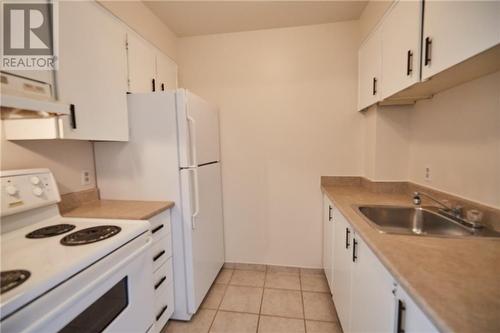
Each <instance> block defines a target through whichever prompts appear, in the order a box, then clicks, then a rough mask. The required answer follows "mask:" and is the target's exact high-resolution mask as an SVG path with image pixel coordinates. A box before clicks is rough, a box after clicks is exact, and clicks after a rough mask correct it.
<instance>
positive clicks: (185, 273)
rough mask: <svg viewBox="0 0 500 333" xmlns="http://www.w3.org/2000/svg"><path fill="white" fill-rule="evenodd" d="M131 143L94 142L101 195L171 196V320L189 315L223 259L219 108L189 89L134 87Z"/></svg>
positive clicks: (130, 100)
mask: <svg viewBox="0 0 500 333" xmlns="http://www.w3.org/2000/svg"><path fill="white" fill-rule="evenodd" d="M127 99H128V112H129V124H130V125H129V126H130V140H129V142H96V143H95V145H94V146H95V159H96V172H97V184H98V187H99V190H100V194H101V198H102V199H128V200H168V201H174V202H175V206H174V207H173V208H172V210H171V217H172V243H173V245H172V246H173V270H174V290H175V311H174V314H173V318H174V319H179V320H190V319H191V316H192V315H193V314H194V313H195V312H196V311H197V309H198V307H199V306H200V304H201V302H202V301H203V298H204V297H205V295H206V293H207V291H208V289H209V288H210V286H211V285H212V283H213V281H214V279H215V277H216V276H217V273H218V272H219V270H220V269H221V267H222V265H223V263H224V236H223V233H224V230H223V228H224V227H223V215H222V184H221V169H220V149H219V118H218V109H217V107H215V106H214V105H211V104H209V103H207V102H206V101H204V100H203V99H201V98H200V97H198V96H196V95H194V94H192V93H191V92H189V91H187V90H185V89H177V90H171V91H164V92H163V91H162V92H154V93H144V94H129V95H128V96H127Z"/></svg>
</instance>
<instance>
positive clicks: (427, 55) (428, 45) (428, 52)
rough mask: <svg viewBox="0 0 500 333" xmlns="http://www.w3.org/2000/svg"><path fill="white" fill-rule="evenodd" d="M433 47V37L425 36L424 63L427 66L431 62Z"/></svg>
mask: <svg viewBox="0 0 500 333" xmlns="http://www.w3.org/2000/svg"><path fill="white" fill-rule="evenodd" d="M431 47H432V39H431V38H430V37H425V57H424V58H425V59H424V65H425V66H427V65H429V64H430V63H431V51H432V50H431Z"/></svg>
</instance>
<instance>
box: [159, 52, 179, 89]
mask: <svg viewBox="0 0 500 333" xmlns="http://www.w3.org/2000/svg"><path fill="white" fill-rule="evenodd" d="M156 80H157V81H158V90H165V89H176V88H177V64H176V63H175V62H174V61H173V60H172V59H170V58H169V57H167V56H166V55H164V54H162V53H157V54H156Z"/></svg>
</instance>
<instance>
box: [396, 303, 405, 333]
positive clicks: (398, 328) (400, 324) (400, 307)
mask: <svg viewBox="0 0 500 333" xmlns="http://www.w3.org/2000/svg"><path fill="white" fill-rule="evenodd" d="M405 311H406V307H405V305H404V303H403V301H401V300H400V299H398V314H397V323H396V325H397V326H396V333H405V330H404V328H403V312H405Z"/></svg>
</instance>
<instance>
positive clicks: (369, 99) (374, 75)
mask: <svg viewBox="0 0 500 333" xmlns="http://www.w3.org/2000/svg"><path fill="white" fill-rule="evenodd" d="M381 59H382V43H381V32H380V29H376V30H374V31H373V33H372V34H371V35H370V36H369V37H368V39H367V40H366V41H365V42H364V43H363V45H361V47H360V49H359V52H358V71H359V73H358V110H363V109H364V108H366V107H368V106H370V105H372V104H375V103H376V102H378V101H379V100H380V86H381V77H380V73H381V66H382V63H381Z"/></svg>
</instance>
